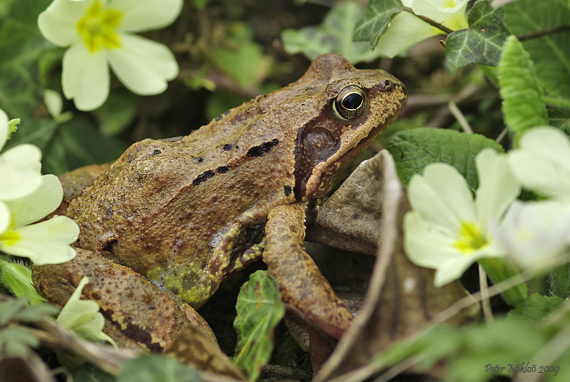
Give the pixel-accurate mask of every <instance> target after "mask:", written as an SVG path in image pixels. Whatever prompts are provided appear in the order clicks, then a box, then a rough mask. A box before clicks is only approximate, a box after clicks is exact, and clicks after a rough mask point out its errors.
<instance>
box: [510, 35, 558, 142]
mask: <svg viewBox="0 0 570 382" xmlns="http://www.w3.org/2000/svg"><path fill="white" fill-rule="evenodd" d="M499 84H500V86H501V90H500V93H501V97H502V98H503V101H504V102H503V114H504V116H505V123H506V125H507V126H508V128H509V130H510V131H512V132H515V133H520V132H523V131H525V130H527V129H530V128H532V127H536V126H544V125H548V113H547V111H546V106H545V105H544V101H543V92H542V88H541V87H540V84H539V80H538V78H537V77H536V72H535V68H534V64H533V62H532V60H531V58H530V55H529V54H528V53H527V51H526V50H525V49H524V47H523V45H522V43H521V42H519V40H517V38H516V37H514V36H511V37H509V38H508V39H507V41H506V42H505V45H504V52H503V56H502V57H501V63H500V64H499Z"/></svg>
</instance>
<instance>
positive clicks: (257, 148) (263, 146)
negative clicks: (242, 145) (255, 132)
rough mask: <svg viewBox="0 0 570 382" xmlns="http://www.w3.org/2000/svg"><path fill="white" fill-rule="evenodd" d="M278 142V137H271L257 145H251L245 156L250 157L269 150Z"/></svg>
mask: <svg viewBox="0 0 570 382" xmlns="http://www.w3.org/2000/svg"><path fill="white" fill-rule="evenodd" d="M278 144H279V139H273V140H272V141H270V142H265V143H262V144H261V145H259V146H253V147H252V148H250V149H249V150H248V151H247V156H248V157H251V158H255V157H259V156H261V155H263V154H265V153H266V152H269V150H271V148H272V147H273V146H277V145H278Z"/></svg>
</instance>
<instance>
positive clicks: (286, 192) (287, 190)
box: [283, 186, 293, 196]
mask: <svg viewBox="0 0 570 382" xmlns="http://www.w3.org/2000/svg"><path fill="white" fill-rule="evenodd" d="M283 191H285V196H289V195H291V192H292V191H293V189H292V188H291V186H285V187H283Z"/></svg>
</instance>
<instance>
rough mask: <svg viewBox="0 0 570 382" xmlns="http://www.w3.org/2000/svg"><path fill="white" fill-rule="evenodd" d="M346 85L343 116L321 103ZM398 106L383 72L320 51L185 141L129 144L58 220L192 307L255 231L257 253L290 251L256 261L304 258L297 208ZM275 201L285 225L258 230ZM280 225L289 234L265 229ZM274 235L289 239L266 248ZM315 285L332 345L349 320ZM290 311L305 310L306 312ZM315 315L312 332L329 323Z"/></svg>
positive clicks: (245, 257) (286, 274)
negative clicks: (349, 100)
mask: <svg viewBox="0 0 570 382" xmlns="http://www.w3.org/2000/svg"><path fill="white" fill-rule="evenodd" d="M354 85H356V86H358V87H360V88H361V89H362V90H361V92H362V93H361V94H363V97H364V103H363V106H362V107H361V108H359V110H361V114H360V113H358V115H356V116H355V117H354V118H352V117H351V116H349V118H347V119H345V118H342V117H340V116H339V114H338V113H337V112H336V111H335V110H334V107H333V104H334V101H335V99H336V98H337V97H340V96H339V93H341V92H344V91H346V89H349V90H350V89H353V88H354ZM347 86H349V88H347ZM343 89H344V90H343ZM343 94H344V93H343ZM406 99H407V96H406V90H405V87H404V86H403V85H402V84H401V83H400V81H398V80H397V79H396V78H394V77H393V76H391V75H389V74H388V73H385V72H383V71H381V70H358V69H355V68H354V67H353V66H352V65H351V64H350V63H349V62H348V61H347V60H345V59H344V58H343V57H341V56H338V55H334V54H330V55H324V56H320V57H318V58H317V59H315V60H314V61H313V63H312V64H311V67H310V68H309V69H308V70H307V72H306V73H305V75H304V76H303V77H302V78H301V79H299V80H298V81H296V82H294V83H292V84H290V85H288V86H286V87H284V88H282V89H280V90H278V91H276V92H274V93H271V94H269V95H265V96H260V97H258V98H256V99H254V100H252V101H250V102H248V103H246V104H244V105H242V106H240V107H237V108H235V109H232V110H230V111H228V112H227V113H225V114H224V115H222V116H220V117H218V118H216V119H215V120H213V121H212V122H210V123H209V124H208V125H206V126H203V127H202V128H200V129H199V130H197V131H195V132H193V133H192V134H190V135H189V136H187V137H184V138H181V139H180V140H177V141H156V140H150V139H146V140H144V141H142V142H139V143H136V144H134V145H132V146H131V147H130V148H129V149H128V150H127V151H126V152H125V153H124V154H123V155H122V156H121V158H119V160H117V162H115V163H114V164H113V165H112V166H111V167H110V169H109V170H108V171H107V172H105V173H104V174H103V175H102V176H100V177H99V178H98V179H97V180H96V181H95V182H94V184H93V185H92V186H90V187H88V188H87V189H86V190H85V191H84V192H83V194H82V195H81V196H80V197H78V198H77V199H75V200H74V201H73V202H72V203H71V204H70V206H69V210H68V216H70V217H72V218H73V219H74V220H75V221H76V222H77V223H78V224H79V226H80V229H81V234H80V237H79V240H78V246H79V247H81V248H83V249H86V250H90V251H93V252H95V253H99V254H102V255H104V256H106V257H108V258H110V259H112V260H114V261H116V262H118V263H120V264H122V265H124V266H128V267H129V268H132V269H133V270H134V271H136V272H138V273H140V274H142V275H145V276H147V277H149V278H150V279H153V280H155V281H156V282H158V283H159V284H161V285H164V286H165V287H166V288H167V289H169V290H170V291H172V292H173V293H175V294H177V295H179V296H180V297H181V298H182V299H183V300H185V301H186V302H188V303H189V304H190V305H192V306H193V307H196V308H197V307H199V306H201V305H202V304H203V303H204V302H205V301H206V300H207V299H208V298H209V297H210V296H211V295H212V294H213V293H214V292H215V291H216V289H217V288H218V286H219V284H220V282H221V281H222V280H223V279H224V278H225V277H226V276H227V275H228V274H230V273H231V272H233V271H235V270H237V269H240V268H242V267H243V266H245V265H246V264H247V263H249V262H251V261H253V260H255V259H257V258H259V257H260V256H261V254H262V252H263V247H264V244H265V240H264V236H269V237H272V240H271V246H270V247H269V248H266V252H268V251H269V252H270V251H271V248H275V250H276V251H277V252H279V251H280V250H281V248H295V249H294V250H292V251H291V252H290V253H272V254H269V253H264V254H263V256H264V257H265V256H266V255H267V256H268V258H271V259H273V260H274V259H275V258H276V257H279V256H284V258H289V259H291V257H292V258H293V259H294V258H295V257H297V256H300V255H301V256H304V255H306V254H305V253H304V251H303V250H302V240H303V237H304V229H305V228H304V216H303V211H304V208H305V206H306V203H307V202H310V201H312V200H314V199H319V198H323V197H325V196H326V195H327V193H328V192H330V189H331V187H332V184H333V182H334V181H335V178H336V177H337V176H338V174H339V172H340V170H341V169H342V168H344V167H345V166H346V164H347V163H348V162H349V161H350V160H351V159H353V158H354V157H355V156H356V155H357V154H358V153H360V152H361V151H362V150H363V149H364V148H365V147H366V146H367V145H368V144H369V143H370V142H371V141H372V140H374V139H375V138H376V137H377V136H378V135H379V134H380V133H381V132H382V131H384V130H385V129H386V127H387V126H388V125H389V124H390V123H391V122H392V120H393V119H394V118H395V117H396V116H397V115H398V113H399V112H400V111H401V109H402V108H403V106H404V104H405V102H406ZM349 106H350V105H349ZM337 108H338V107H337ZM279 206H284V207H282V208H285V207H287V206H291V208H293V209H294V210H295V211H293V212H292V213H289V212H287V209H286V208H285V209H281V210H279V211H280V212H279V213H277V212H276V213H274V216H282V217H283V216H284V217H285V219H283V218H279V219H278V218H277V217H276V218H275V219H273V220H274V221H272V218H271V217H270V219H269V223H268V225H267V228H266V229H265V232H264V229H263V227H264V224H265V223H266V221H267V217H268V215H269V214H270V213H271V212H272V211H273V210H275V209H276V207H279ZM288 219H294V221H290V220H288ZM283 224H287V225H288V226H289V227H287V228H286V231H291V229H292V228H291V226H293V227H296V228H295V229H296V230H297V231H298V232H299V234H297V235H285V236H284V235H278V234H275V233H276V232H278V231H280V230H283V229H284V228H283V227H282V225H283ZM280 239H290V240H294V241H295V243H294V245H292V246H291V245H289V246H288V245H285V246H281V245H277V243H276V240H280ZM273 260H271V261H268V267H269V269H270V271H271V272H272V274H274V275H276V276H277V278H278V279H281V281H280V284H285V280H286V279H298V280H300V281H299V282H302V280H301V279H303V278H305V277H308V278H312V277H313V276H312V274H316V273H318V269H316V267H313V266H312V265H311V266H306V267H304V269H307V270H308V271H309V272H310V273H311V274H306V275H305V274H299V273H298V271H297V270H293V273H291V272H290V270H288V267H287V266H283V265H272V263H275V262H274V261H273ZM311 262H312V261H311ZM303 263H305V262H303ZM316 279H318V282H317V283H311V284H310V285H314V288H316V289H317V291H316V292H315V293H316V294H315V295H314V296H317V297H315V298H313V300H311V301H313V303H314V304H316V303H318V299H319V298H320V297H322V298H324V299H325V300H328V303H327V302H323V305H322V306H330V307H331V308H330V309H335V312H333V313H332V315H331V316H330V317H334V318H331V319H332V321H333V322H332V323H331V324H330V325H329V327H327V329H324V330H325V331H326V332H327V333H329V334H330V335H332V336H334V337H336V338H338V337H339V336H340V335H341V334H342V332H343V331H344V329H345V328H346V326H347V322H349V321H350V317H351V316H350V314H349V313H348V312H345V308H344V307H343V306H342V304H341V303H340V300H338V299H337V298H336V296H335V295H334V293H332V289H330V286H329V285H328V283H327V282H326V280H325V279H324V278H323V277H322V276H319V277H317V278H316ZM307 285H309V284H307ZM320 290H323V291H324V292H322V293H320V294H319V292H318V291H320ZM302 298H303V297H302V296H299V295H298V293H297V292H294V291H293V292H292V293H291V294H290V295H288V297H287V299H288V301H289V302H291V303H292V304H296V302H297V301H299V299H302ZM299 303H300V304H301V305H303V304H302V302H299ZM327 304H328V305H327ZM305 305H306V304H305ZM333 307H334V308H333ZM313 308H315V310H317V311H320V310H323V309H320V308H317V306H313ZM326 309H329V308H326ZM326 309H325V310H326ZM301 310H302V311H303V312H305V313H306V314H309V313H308V311H309V310H310V307H304V308H303V309H301ZM321 316H322V317H325V318H324V319H322V318H319V319H316V321H318V322H319V325H321V324H323V322H324V321H326V320H327V318H326V317H329V316H327V315H324V316H323V315H321ZM339 317H340V318H339ZM337 320H340V321H342V322H341V323H338V322H337ZM325 326H326V325H325Z"/></svg>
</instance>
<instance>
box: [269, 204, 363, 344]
mask: <svg viewBox="0 0 570 382" xmlns="http://www.w3.org/2000/svg"><path fill="white" fill-rule="evenodd" d="M305 209H306V205H305V204H299V203H297V204H290V205H284V206H280V207H276V208H274V209H273V210H272V211H271V213H270V214H269V217H268V221H267V225H266V226H265V235H266V236H265V250H264V252H263V261H264V262H265V263H266V264H267V267H268V268H269V272H270V274H271V275H272V276H273V277H275V278H276V279H277V281H278V282H279V287H280V290H281V293H282V295H283V300H284V301H285V302H286V303H288V304H291V305H293V306H294V307H296V308H297V309H298V310H299V311H300V312H301V313H303V315H305V317H306V318H307V319H309V320H310V321H311V322H312V323H314V324H315V325H316V326H317V327H319V328H320V329H322V330H323V331H324V332H325V333H327V334H328V335H330V336H331V337H333V338H336V339H340V337H341V336H342V334H343V333H344V331H345V330H346V329H347V328H348V326H349V325H350V323H351V320H352V314H351V313H350V312H349V311H348V310H347V309H346V307H345V306H344V304H343V302H342V301H341V300H340V299H339V298H338V297H337V296H336V294H335V292H334V291H333V289H332V287H331V286H330V284H329V282H328V281H327V280H326V279H325V277H324V276H323V275H322V273H321V272H320V271H319V269H318V268H317V266H316V264H315V262H314V261H313V259H312V258H311V257H310V256H309V255H308V254H307V253H306V252H305V250H304V249H303V240H304V238H305V226H304V221H305Z"/></svg>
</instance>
